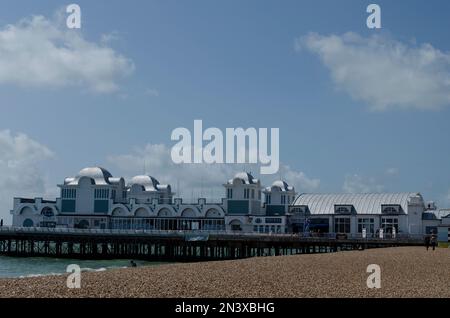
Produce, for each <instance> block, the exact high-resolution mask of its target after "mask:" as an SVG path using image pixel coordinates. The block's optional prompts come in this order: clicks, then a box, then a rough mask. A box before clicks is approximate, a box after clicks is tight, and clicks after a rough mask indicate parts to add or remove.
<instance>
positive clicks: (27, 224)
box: [23, 219, 34, 227]
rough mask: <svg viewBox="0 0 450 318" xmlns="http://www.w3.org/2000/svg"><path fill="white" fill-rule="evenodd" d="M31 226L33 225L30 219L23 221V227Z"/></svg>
mask: <svg viewBox="0 0 450 318" xmlns="http://www.w3.org/2000/svg"><path fill="white" fill-rule="evenodd" d="M33 225H34V223H33V220H31V219H25V221H23V227H32V226H33Z"/></svg>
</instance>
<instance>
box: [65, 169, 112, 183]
mask: <svg viewBox="0 0 450 318" xmlns="http://www.w3.org/2000/svg"><path fill="white" fill-rule="evenodd" d="M83 177H87V178H91V179H92V180H93V182H94V183H95V184H96V185H107V184H110V180H109V179H110V178H112V175H111V173H109V171H108V170H106V169H104V168H101V167H89V168H84V169H82V170H81V171H80V172H78V174H77V176H76V177H75V178H66V180H65V183H66V184H70V185H77V184H78V182H79V181H80V179H81V178H83Z"/></svg>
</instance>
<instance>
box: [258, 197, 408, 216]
mask: <svg viewBox="0 0 450 318" xmlns="http://www.w3.org/2000/svg"><path fill="white" fill-rule="evenodd" d="M285 202H286V201H285V200H284V199H283V196H282V197H281V203H282V204H284V203H285ZM266 203H268V204H270V196H266ZM290 203H291V202H290V201H289V204H290ZM307 210H308V207H307V206H306V205H305V206H297V207H292V208H291V212H292V213H305V211H307ZM400 211H401V207H400V206H397V205H390V206H382V208H381V212H382V214H399V213H400ZM334 212H335V213H336V214H351V213H352V206H344V205H341V206H337V205H336V206H335V208H334Z"/></svg>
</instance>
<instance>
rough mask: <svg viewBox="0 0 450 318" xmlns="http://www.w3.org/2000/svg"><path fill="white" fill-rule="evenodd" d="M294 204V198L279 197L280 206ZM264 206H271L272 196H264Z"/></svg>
mask: <svg viewBox="0 0 450 318" xmlns="http://www.w3.org/2000/svg"><path fill="white" fill-rule="evenodd" d="M293 202H294V196H290V195H284V194H282V195H281V204H291V203H293ZM266 204H272V196H271V195H270V194H266Z"/></svg>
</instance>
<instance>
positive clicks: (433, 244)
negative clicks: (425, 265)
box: [430, 231, 437, 251]
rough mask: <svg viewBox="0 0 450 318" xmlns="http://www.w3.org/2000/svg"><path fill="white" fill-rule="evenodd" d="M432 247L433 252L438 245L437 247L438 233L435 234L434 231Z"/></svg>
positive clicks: (432, 233)
mask: <svg viewBox="0 0 450 318" xmlns="http://www.w3.org/2000/svg"><path fill="white" fill-rule="evenodd" d="M430 242H431V247H432V248H433V251H434V250H435V249H436V245H437V236H436V233H434V231H431V239H430Z"/></svg>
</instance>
